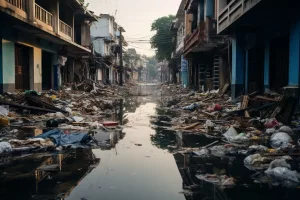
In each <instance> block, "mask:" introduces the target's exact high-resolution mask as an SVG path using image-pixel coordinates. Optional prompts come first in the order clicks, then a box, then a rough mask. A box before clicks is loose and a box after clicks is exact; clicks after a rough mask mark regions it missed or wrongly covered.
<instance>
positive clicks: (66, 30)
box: [59, 20, 72, 37]
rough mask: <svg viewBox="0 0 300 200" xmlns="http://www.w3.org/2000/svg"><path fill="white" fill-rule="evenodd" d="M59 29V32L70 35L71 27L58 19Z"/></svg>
mask: <svg viewBox="0 0 300 200" xmlns="http://www.w3.org/2000/svg"><path fill="white" fill-rule="evenodd" d="M59 30H60V32H62V33H64V34H66V35H68V36H70V37H72V27H71V26H69V25H68V24H66V23H65V22H63V21H61V20H59Z"/></svg>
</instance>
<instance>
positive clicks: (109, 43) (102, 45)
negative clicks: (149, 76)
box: [91, 14, 121, 84]
mask: <svg viewBox="0 0 300 200" xmlns="http://www.w3.org/2000/svg"><path fill="white" fill-rule="evenodd" d="M97 18H98V21H97V22H94V23H93V24H92V26H91V38H92V44H93V51H94V52H93V53H94V55H95V57H96V59H97V63H98V64H97V73H96V81H104V82H107V83H113V84H115V83H117V82H118V80H119V73H118V71H119V67H118V66H119V65H120V56H119V54H120V53H121V48H120V46H119V40H120V38H119V36H120V34H119V28H120V26H119V25H118V24H117V23H116V22H115V18H114V17H113V16H110V15H108V14H100V16H99V17H97Z"/></svg>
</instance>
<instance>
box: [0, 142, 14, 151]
mask: <svg viewBox="0 0 300 200" xmlns="http://www.w3.org/2000/svg"><path fill="white" fill-rule="evenodd" d="M11 151H12V147H11V145H10V144H9V143H8V142H0V154H2V153H10V152H11Z"/></svg>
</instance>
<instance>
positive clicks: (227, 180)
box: [196, 174, 235, 187]
mask: <svg viewBox="0 0 300 200" xmlns="http://www.w3.org/2000/svg"><path fill="white" fill-rule="evenodd" d="M196 177H197V178H198V179H200V180H203V181H205V182H208V183H212V184H214V185H218V186H221V187H233V186H235V179H234V178H231V177H228V176H225V175H223V176H218V175H216V174H205V175H196Z"/></svg>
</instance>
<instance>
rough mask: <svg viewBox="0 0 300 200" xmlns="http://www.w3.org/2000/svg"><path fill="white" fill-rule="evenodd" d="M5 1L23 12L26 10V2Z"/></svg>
mask: <svg viewBox="0 0 300 200" xmlns="http://www.w3.org/2000/svg"><path fill="white" fill-rule="evenodd" d="M5 1H6V2H8V3H10V4H11V5H13V6H15V7H17V8H20V9H21V10H24V11H25V9H26V0H5Z"/></svg>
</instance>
